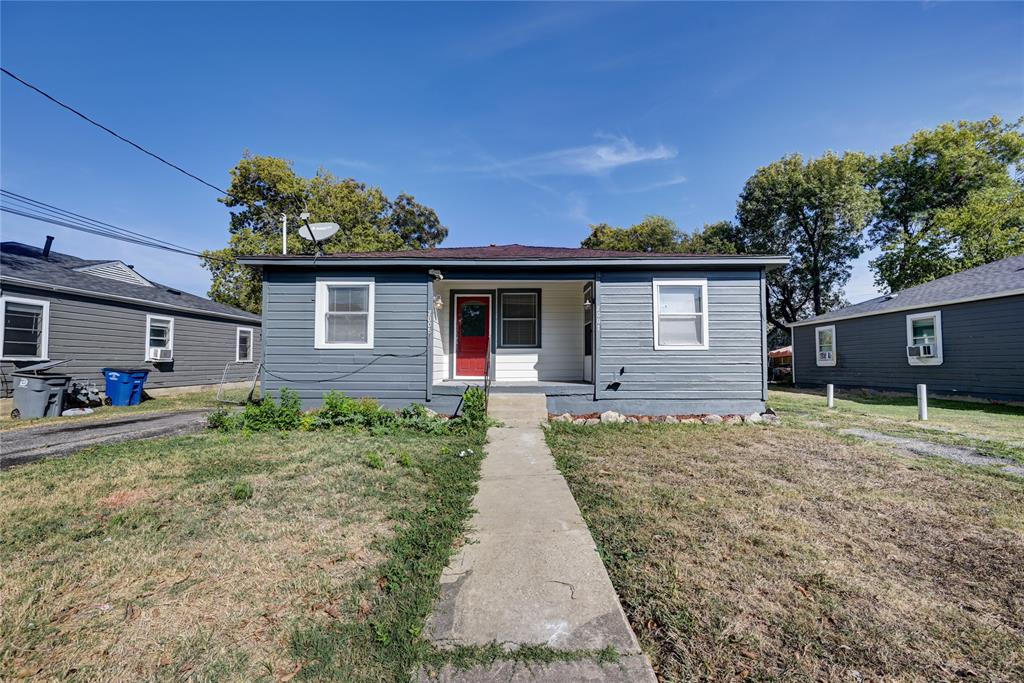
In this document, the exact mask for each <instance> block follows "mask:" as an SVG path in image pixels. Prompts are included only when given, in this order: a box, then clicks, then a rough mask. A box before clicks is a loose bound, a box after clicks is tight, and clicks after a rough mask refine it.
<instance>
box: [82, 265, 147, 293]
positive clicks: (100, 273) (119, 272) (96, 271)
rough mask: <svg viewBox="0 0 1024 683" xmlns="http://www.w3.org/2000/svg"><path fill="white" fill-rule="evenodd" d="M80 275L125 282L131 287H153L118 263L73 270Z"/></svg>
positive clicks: (127, 267) (128, 268) (128, 267)
mask: <svg viewBox="0 0 1024 683" xmlns="http://www.w3.org/2000/svg"><path fill="white" fill-rule="evenodd" d="M75 270H77V271H78V272H80V273H87V274H89V275H95V276H96V277H105V278H107V279H108V280H118V281H120V282H127V283H129V284H133V285H141V286H143V287H152V286H153V285H152V284H151V283H150V282H149V280H147V279H146V278H144V277H142V276H141V275H139V274H138V273H136V272H135V271H134V270H132V268H131V266H128V265H126V264H124V263H121V262H120V261H110V262H108V263H97V264H95V265H91V266H83V267H81V268H75Z"/></svg>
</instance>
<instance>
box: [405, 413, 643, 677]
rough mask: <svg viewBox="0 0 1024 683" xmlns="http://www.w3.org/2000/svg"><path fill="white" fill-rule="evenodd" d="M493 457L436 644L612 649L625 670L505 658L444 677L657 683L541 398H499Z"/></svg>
mask: <svg viewBox="0 0 1024 683" xmlns="http://www.w3.org/2000/svg"><path fill="white" fill-rule="evenodd" d="M490 413H491V415H492V416H493V417H494V418H495V419H497V420H500V421H501V422H502V423H503V426H501V427H495V428H491V429H490V430H489V431H488V433H487V436H488V445H487V457H486V458H485V459H484V462H483V465H482V471H481V480H480V489H479V491H478V492H477V495H476V498H474V500H473V503H474V507H475V508H476V509H477V513H476V515H475V517H474V518H473V520H472V526H473V528H474V531H473V532H472V533H471V535H470V539H469V542H468V543H467V544H465V545H464V546H463V547H462V549H461V550H460V551H459V552H458V554H457V555H456V556H455V557H454V558H453V559H452V562H451V564H450V565H449V566H448V567H447V569H445V571H444V573H443V575H442V577H441V599H440V600H439V602H438V604H437V605H436V607H435V609H434V613H433V614H432V615H431V617H430V619H429V620H428V622H427V634H428V636H429V637H430V638H431V639H433V640H434V641H435V642H436V643H437V645H438V646H439V647H452V646H458V645H487V644H489V643H493V642H497V643H500V644H502V645H503V646H505V648H506V649H508V650H514V649H516V648H518V647H519V646H522V645H546V646H548V647H551V648H556V649H563V650H600V649H603V648H607V647H612V648H614V649H615V650H616V651H617V652H619V653H620V655H621V658H620V661H619V662H618V663H616V664H608V665H604V666H601V665H598V664H596V663H594V662H593V661H590V660H587V661H581V662H568V663H562V664H551V665H547V666H536V665H535V666H532V667H528V666H527V665H525V664H521V663H514V662H500V663H497V664H495V665H494V666H491V667H489V668H476V669H470V670H468V671H456V670H451V669H446V670H444V671H442V672H440V676H439V677H437V678H434V679H432V678H431V677H430V676H429V675H427V674H426V673H421V680H444V681H548V680H551V681H555V680H558V681H564V680H570V679H571V680H586V681H620V680H622V681H625V680H628V681H654V680H655V678H654V674H653V672H652V671H651V668H650V664H649V663H648V662H647V659H646V657H644V656H643V655H642V654H641V653H640V647H639V645H638V644H637V640H636V637H635V636H634V635H633V631H632V630H631V629H630V627H629V623H628V622H627V621H626V618H625V615H624V614H623V612H622V607H621V606H620V605H619V600H618V597H617V596H616V595H615V589H614V588H613V587H612V583H611V581H610V580H609V578H608V573H607V572H606V571H605V568H604V565H603V564H602V563H601V559H600V557H599V556H598V554H597V549H596V547H595V546H594V541H593V539H592V538H591V536H590V531H589V530H588V529H587V526H586V524H585V523H584V521H583V517H582V516H581V515H580V510H579V507H577V505H576V501H575V500H574V499H573V497H572V493H570V491H569V487H568V485H567V484H566V482H565V479H564V478H563V477H562V475H561V474H560V473H559V472H558V470H557V469H556V468H555V462H554V458H553V457H552V456H551V451H550V450H549V449H548V447H547V444H546V443H545V441H544V434H543V432H542V430H541V427H540V424H541V423H542V422H544V421H546V420H547V407H546V400H545V397H544V395H542V394H541V395H536V394H495V395H492V396H491V398H490Z"/></svg>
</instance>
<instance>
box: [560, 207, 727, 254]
mask: <svg viewBox="0 0 1024 683" xmlns="http://www.w3.org/2000/svg"><path fill="white" fill-rule="evenodd" d="M735 229H736V226H734V225H733V224H732V223H730V222H729V221H721V222H718V223H710V224H708V225H705V226H704V227H703V228H702V229H701V230H700V231H698V232H695V233H693V234H692V235H686V234H683V233H682V232H681V231H680V230H679V228H678V227H676V224H675V221H673V220H672V219H671V218H666V217H665V216H646V217H645V218H644V219H643V220H642V221H640V222H639V223H637V224H636V225H633V226H630V227H628V228H616V227H612V226H611V225H608V224H607V223H599V224H597V225H592V226H590V235H588V236H587V238H586V239H584V240H583V242H581V243H580V246H582V247H585V248H587V249H609V250H612V251H642V252H647V253H652V252H661V253H686V254H735V253H736V246H735V244H734V233H735Z"/></svg>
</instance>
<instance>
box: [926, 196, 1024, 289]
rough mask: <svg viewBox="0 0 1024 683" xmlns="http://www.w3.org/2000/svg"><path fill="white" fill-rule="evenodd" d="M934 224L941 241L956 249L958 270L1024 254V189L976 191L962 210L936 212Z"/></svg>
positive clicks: (959, 208)
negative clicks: (952, 245)
mask: <svg viewBox="0 0 1024 683" xmlns="http://www.w3.org/2000/svg"><path fill="white" fill-rule="evenodd" d="M935 222H936V224H937V225H938V226H939V230H940V232H941V235H942V236H941V239H942V241H944V242H947V243H950V244H955V245H956V249H957V259H956V265H957V270H965V269H967V268H974V267H976V266H981V265H984V264H986V263H992V262H993V261H998V260H1000V259H1004V258H1006V257H1008V256H1018V255H1021V254H1024V187H1021V185H1020V184H1019V183H1017V182H1014V181H1009V182H1006V183H1004V184H1003V185H1002V186H1001V187H987V188H985V189H983V190H975V191H974V192H972V193H970V194H969V195H967V200H966V201H965V202H964V203H963V205H962V206H958V207H956V208H952V209H942V210H941V211H938V212H936V214H935Z"/></svg>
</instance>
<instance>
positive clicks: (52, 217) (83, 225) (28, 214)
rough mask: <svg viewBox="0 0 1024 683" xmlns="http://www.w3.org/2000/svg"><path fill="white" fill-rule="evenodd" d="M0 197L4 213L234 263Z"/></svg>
mask: <svg viewBox="0 0 1024 683" xmlns="http://www.w3.org/2000/svg"><path fill="white" fill-rule="evenodd" d="M0 196H2V197H3V199H4V201H3V203H0V211H3V212H4V213H10V214H14V215H17V216H22V217H24V218H29V219H31V220H35V221H40V222H42V223H49V224H50V225H57V226H60V227H64V228H69V229H71V230H78V231H80V232H85V233H89V234H93V235H98V236H100V237H106V238H108V239H114V240H119V241H121V242H128V243H130V244H137V245H139V246H143V247H149V248H151V249H161V250H163V251H168V252H172V253H176V254H183V255H185V256H193V257H196V258H202V259H208V260H210V261H219V262H223V263H232V261H231V260H230V259H224V258H220V257H217V256H209V255H205V254H202V253H201V252H198V251H196V250H195V249H190V248H188V247H185V246H182V245H180V244H175V243H173V242H167V241H165V240H160V239H157V238H155V237H150V236H149V235H146V234H144V233H141V232H136V231H134V230H128V229H127V228H122V227H119V226H116V225H113V224H110V223H105V222H103V221H98V220H96V219H93V218H89V217H87V216H83V215H81V214H77V213H74V212H72V211H67V210H66V209H61V208H60V207H56V206H53V205H52V204H47V203H45V202H40V201H38V200H35V199H31V198H30V197H25V196H24V195H19V194H17V193H14V192H10V191H8V190H0Z"/></svg>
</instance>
